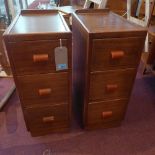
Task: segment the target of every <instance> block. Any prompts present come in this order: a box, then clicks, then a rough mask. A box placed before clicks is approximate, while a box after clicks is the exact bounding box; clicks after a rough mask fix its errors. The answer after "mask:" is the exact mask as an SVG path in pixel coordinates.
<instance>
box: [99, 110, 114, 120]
mask: <svg viewBox="0 0 155 155" xmlns="http://www.w3.org/2000/svg"><path fill="white" fill-rule="evenodd" d="M112 114H113V113H112V111H104V112H102V117H103V119H107V118H110V117H112Z"/></svg>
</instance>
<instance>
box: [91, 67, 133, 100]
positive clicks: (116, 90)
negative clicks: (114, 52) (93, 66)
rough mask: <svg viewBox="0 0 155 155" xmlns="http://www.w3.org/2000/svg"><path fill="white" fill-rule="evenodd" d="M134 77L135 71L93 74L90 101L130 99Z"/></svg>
mask: <svg viewBox="0 0 155 155" xmlns="http://www.w3.org/2000/svg"><path fill="white" fill-rule="evenodd" d="M134 77H135V70H134V69H127V70H116V71H107V72H96V73H91V75H90V88H89V100H90V101H97V100H99V101H100V100H101V101H102V100H107V99H108V100H109V99H119V98H124V97H125V98H126V97H129V95H130V91H131V88H132V85H133V81H134Z"/></svg>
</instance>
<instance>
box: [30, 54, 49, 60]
mask: <svg viewBox="0 0 155 155" xmlns="http://www.w3.org/2000/svg"><path fill="white" fill-rule="evenodd" d="M47 61H48V54H34V55H33V62H47Z"/></svg>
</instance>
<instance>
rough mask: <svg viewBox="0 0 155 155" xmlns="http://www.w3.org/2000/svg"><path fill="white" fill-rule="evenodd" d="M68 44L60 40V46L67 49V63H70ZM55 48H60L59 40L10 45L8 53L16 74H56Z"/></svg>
mask: <svg viewBox="0 0 155 155" xmlns="http://www.w3.org/2000/svg"><path fill="white" fill-rule="evenodd" d="M69 44H70V45H71V43H69V42H67V40H62V45H63V46H65V47H67V49H68V61H69V60H70V61H71V55H70V54H71V53H70V50H69V48H70V47H71V46H70V47H69ZM56 47H60V41H59V40H53V41H27V42H26V41H25V42H20V43H11V44H10V51H11V55H12V59H13V64H14V68H15V72H16V74H17V75H26V74H35V73H49V72H56V65H55V52H54V50H55V48H56ZM68 63H69V62H68ZM69 67H70V64H69Z"/></svg>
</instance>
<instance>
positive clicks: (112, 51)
mask: <svg viewBox="0 0 155 155" xmlns="http://www.w3.org/2000/svg"><path fill="white" fill-rule="evenodd" d="M72 23H73V25H72V28H73V100H74V111H75V113H76V114H77V115H76V116H77V117H76V118H77V120H78V121H79V123H81V125H82V126H83V127H85V128H86V129H93V128H98V127H104V128H108V127H113V126H117V125H120V124H121V121H122V120H123V118H124V114H125V111H126V107H127V104H128V101H129V98H130V94H131V90H132V87H133V83H134V79H135V76H136V71H137V67H138V64H139V62H140V57H141V52H142V49H143V46H144V42H145V37H146V33H147V30H146V29H145V28H143V27H140V26H138V25H135V24H133V23H130V22H129V21H127V20H125V19H124V18H122V17H120V16H118V15H116V14H114V13H112V12H110V11H109V10H108V9H105V10H99V9H98V10H95V9H92V10H78V11H76V13H75V14H73V19H72Z"/></svg>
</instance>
